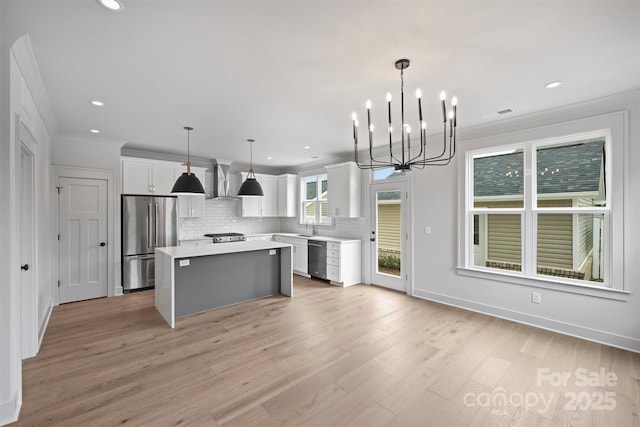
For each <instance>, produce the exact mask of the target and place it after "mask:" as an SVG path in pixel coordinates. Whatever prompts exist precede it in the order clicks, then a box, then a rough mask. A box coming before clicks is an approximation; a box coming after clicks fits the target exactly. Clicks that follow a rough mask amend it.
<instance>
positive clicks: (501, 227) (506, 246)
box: [487, 214, 522, 264]
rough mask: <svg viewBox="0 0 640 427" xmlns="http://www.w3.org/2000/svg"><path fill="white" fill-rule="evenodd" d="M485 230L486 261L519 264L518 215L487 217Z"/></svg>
mask: <svg viewBox="0 0 640 427" xmlns="http://www.w3.org/2000/svg"><path fill="white" fill-rule="evenodd" d="M487 229H488V230H487V233H488V239H487V259H489V260H492V261H502V262H511V263H515V264H520V263H521V262H522V260H521V258H522V256H521V241H520V215H513V214H506V215H500V214H493V215H489V216H488V218H487Z"/></svg>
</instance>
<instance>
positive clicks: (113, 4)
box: [98, 0, 124, 12]
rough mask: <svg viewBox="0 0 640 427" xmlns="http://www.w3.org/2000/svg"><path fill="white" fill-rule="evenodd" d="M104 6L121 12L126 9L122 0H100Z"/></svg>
mask: <svg viewBox="0 0 640 427" xmlns="http://www.w3.org/2000/svg"><path fill="white" fill-rule="evenodd" d="M98 3H100V4H101V5H102V6H104V7H106V8H107V9H109V10H111V11H113V12H120V11H121V10H122V9H124V5H123V4H122V3H121V2H120V0H98Z"/></svg>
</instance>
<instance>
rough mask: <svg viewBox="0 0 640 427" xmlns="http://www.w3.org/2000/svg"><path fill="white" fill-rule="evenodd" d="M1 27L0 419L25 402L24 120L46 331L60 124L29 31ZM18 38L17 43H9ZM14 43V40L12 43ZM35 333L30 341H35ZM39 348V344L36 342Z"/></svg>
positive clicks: (40, 310) (39, 310)
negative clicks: (30, 143) (55, 136)
mask: <svg viewBox="0 0 640 427" xmlns="http://www.w3.org/2000/svg"><path fill="white" fill-rule="evenodd" d="M2 30H3V31H0V34H2V39H1V40H0V41H1V42H2V43H0V49H1V50H0V70H1V71H0V124H1V126H0V129H1V131H0V153H1V155H0V163H1V164H0V166H1V167H0V197H1V199H2V200H3V203H2V204H0V231H1V232H2V235H3V239H2V240H1V243H0V270H2V271H4V272H6V273H5V274H2V275H1V276H0V424H4V423H8V422H11V421H13V420H15V419H16V417H17V415H18V411H19V409H20V405H21V402H22V384H21V382H22V376H21V366H22V365H21V359H22V350H21V341H22V337H21V336H20V335H21V301H20V288H19V284H20V269H19V264H20V257H19V255H20V254H19V252H20V251H17V250H16V248H19V247H20V210H19V203H18V200H19V198H18V192H17V187H18V184H19V183H18V171H19V161H20V141H19V139H18V137H17V132H18V130H19V129H18V127H19V126H20V121H21V122H22V124H23V126H24V127H26V128H27V129H28V131H29V133H30V134H31V135H32V137H33V139H34V141H35V143H36V149H35V154H36V156H37V163H36V165H35V166H36V181H35V198H36V201H35V210H36V212H35V221H36V229H35V233H36V236H37V243H36V248H35V260H34V268H35V269H36V275H35V281H36V283H35V286H36V289H35V296H36V299H37V301H34V302H33V304H31V306H32V307H35V310H36V311H35V313H33V315H34V316H35V317H37V320H36V322H37V326H38V329H39V331H40V332H43V331H44V329H45V327H46V322H47V320H48V314H49V312H50V309H51V306H52V302H51V290H52V286H53V277H52V274H51V268H52V262H51V260H52V258H51V254H52V240H51V236H50V234H49V230H50V229H51V216H50V214H51V191H52V186H51V169H50V166H49V165H50V162H51V136H50V135H51V133H52V132H55V131H56V129H57V125H56V123H55V119H53V115H52V112H51V107H50V105H49V101H48V98H47V96H46V92H44V91H43V88H44V86H43V84H42V81H41V79H40V76H39V73H38V71H37V70H38V68H37V64H36V63H35V57H34V55H33V51H32V49H31V43H30V41H29V38H28V36H24V37H21V38H19V39H17V40H16V39H14V38H13V37H11V36H9V37H8V36H7V35H6V33H5V32H4V28H3V29H2ZM14 40H15V43H11V42H12V41H14ZM10 43H11V44H10ZM34 338H36V337H31V340H30V341H31V342H34ZM33 350H34V351H36V350H37V344H35V345H34V348H33Z"/></svg>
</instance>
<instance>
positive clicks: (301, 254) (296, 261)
mask: <svg viewBox="0 0 640 427" xmlns="http://www.w3.org/2000/svg"><path fill="white" fill-rule="evenodd" d="M273 240H275V241H276V242H282V243H289V244H290V245H293V272H294V273H298V274H301V275H304V276H307V275H308V274H309V261H308V259H309V258H308V254H309V249H308V247H307V239H304V238H297V237H289V236H279V235H275V236H274V237H273Z"/></svg>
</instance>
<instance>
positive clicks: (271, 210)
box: [258, 175, 278, 217]
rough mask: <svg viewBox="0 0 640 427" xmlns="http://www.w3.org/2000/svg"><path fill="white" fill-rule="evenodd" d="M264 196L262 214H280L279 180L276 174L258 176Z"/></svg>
mask: <svg viewBox="0 0 640 427" xmlns="http://www.w3.org/2000/svg"><path fill="white" fill-rule="evenodd" d="M258 180H259V181H260V185H261V186H262V191H263V192H264V196H263V197H262V216H264V217H271V216H278V182H277V177H276V176H274V175H260V176H258Z"/></svg>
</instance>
